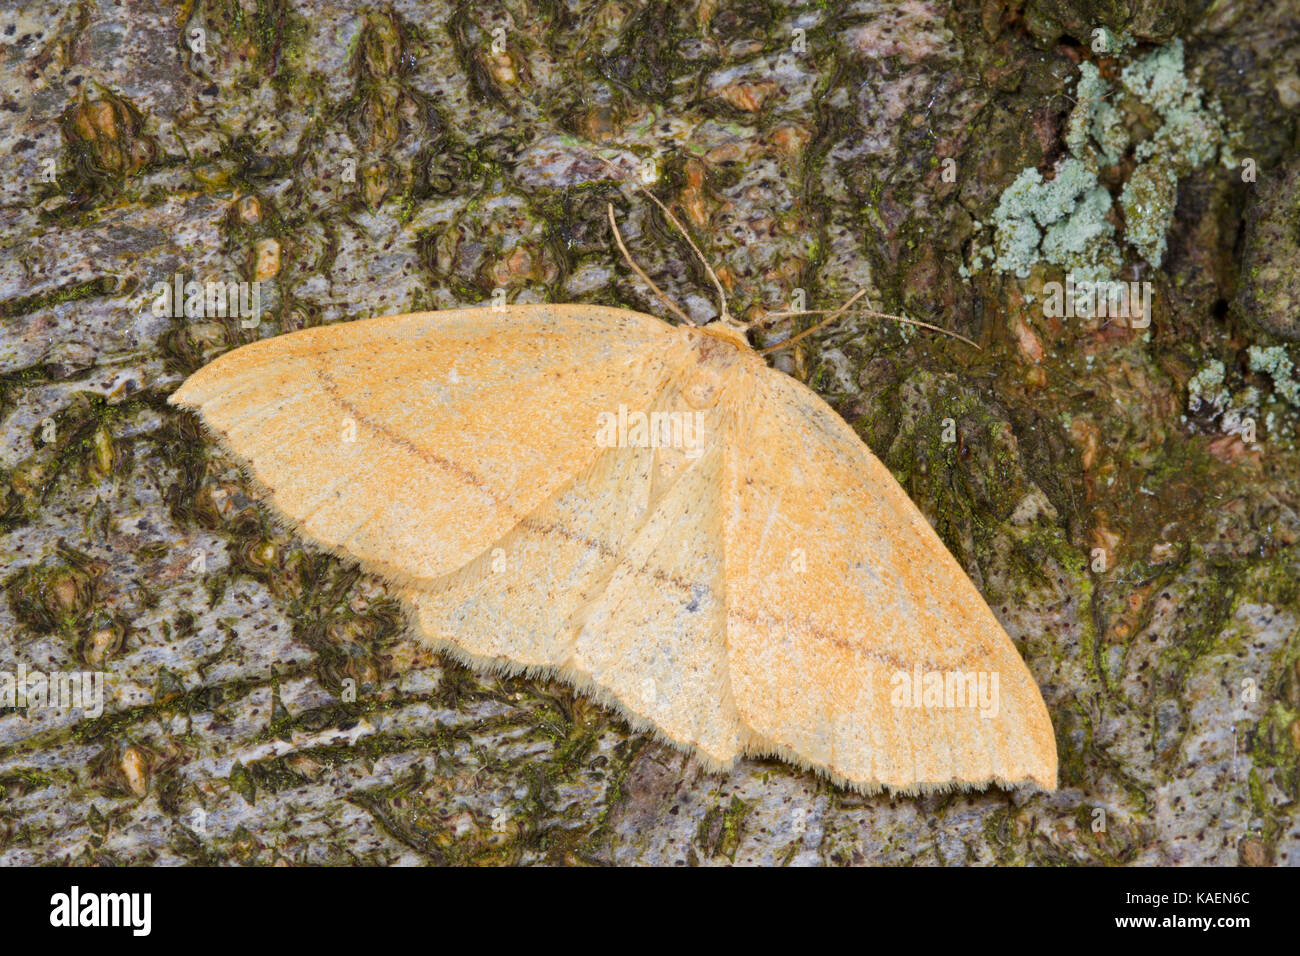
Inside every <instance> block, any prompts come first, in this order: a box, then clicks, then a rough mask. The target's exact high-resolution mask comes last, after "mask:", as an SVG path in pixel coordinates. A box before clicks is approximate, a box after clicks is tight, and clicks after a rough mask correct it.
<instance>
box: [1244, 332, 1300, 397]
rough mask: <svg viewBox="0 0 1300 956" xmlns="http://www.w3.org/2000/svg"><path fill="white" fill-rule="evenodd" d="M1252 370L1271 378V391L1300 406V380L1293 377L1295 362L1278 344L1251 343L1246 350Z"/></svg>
mask: <svg viewBox="0 0 1300 956" xmlns="http://www.w3.org/2000/svg"><path fill="white" fill-rule="evenodd" d="M1246 357H1247V359H1248V361H1249V363H1250V370H1251V371H1252V372H1263V373H1264V374H1265V375H1267V376H1268V377H1269V378H1271V379H1272V380H1273V391H1275V392H1276V393H1277V394H1278V395H1280V396H1282V398H1283V399H1285V400H1286V402H1287V404H1288V405H1291V406H1293V407H1295V408H1300V382H1298V381H1296V378H1295V364H1294V363H1293V362H1292V361H1291V356H1290V355H1288V354H1287V351H1286V349H1284V348H1283V347H1282V346H1280V345H1274V346H1270V347H1264V346H1261V345H1252V346H1251V347H1250V348H1248V349H1247V350H1246Z"/></svg>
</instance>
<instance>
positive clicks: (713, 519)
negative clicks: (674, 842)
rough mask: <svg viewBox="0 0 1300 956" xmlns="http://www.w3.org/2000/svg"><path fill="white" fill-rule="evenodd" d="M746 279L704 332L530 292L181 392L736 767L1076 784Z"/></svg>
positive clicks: (555, 663)
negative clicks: (748, 306)
mask: <svg viewBox="0 0 1300 956" xmlns="http://www.w3.org/2000/svg"><path fill="white" fill-rule="evenodd" d="M652 198H653V197H652ZM661 208H662V207H661ZM665 212H666V213H667V210H665ZM668 215H669V216H670V218H671V213H668ZM610 218H611V223H612V222H613V211H612V209H611V210H610ZM615 236H616V238H617V240H618V243H619V246H620V248H623V250H624V253H625V254H626V249H625V247H623V243H622V238H621V237H619V236H618V235H617V227H615ZM687 238H688V241H689V236H687ZM692 247H694V244H693V243H692ZM696 251H697V253H698V250H696ZM630 261H631V260H630V258H629V262H630ZM633 268H634V269H635V268H636V266H635V264H633ZM706 268H707V266H706ZM637 272H638V274H639V275H641V277H642V278H643V279H644V280H645V281H647V282H650V280H649V278H648V277H647V276H645V274H644V273H643V272H641V270H639V269H637ZM709 273H710V277H711V278H713V279H714V281H715V284H716V277H715V276H713V275H712V272H711V270H709ZM650 285H651V287H652V288H653V289H654V291H655V293H656V294H657V295H659V296H660V297H661V299H664V300H665V301H666V302H667V300H666V297H664V296H663V294H662V292H660V291H659V289H658V288H657V287H655V286H654V283H653V282H650ZM718 291H719V294H720V300H721V306H720V317H719V318H718V319H717V320H716V321H713V322H712V323H710V324H708V325H703V326H697V325H693V324H691V323H690V322H689V320H686V316H685V315H684V314H683V313H682V312H681V311H680V310H679V309H678V308H677V307H676V306H675V305H673V304H672V303H671V302H667V305H668V307H669V308H670V309H671V310H672V311H674V312H676V313H677V314H678V315H679V316H681V317H682V318H683V319H684V320H686V321H685V323H684V324H682V325H676V326H674V325H670V324H668V323H666V322H664V321H663V320H661V319H659V318H656V317H655V316H652V315H647V314H643V313H639V312H632V311H626V310H622V309H612V308H604V307H598V306H589V305H515V306H501V307H490V308H471V309H460V310H450V311H442V312H421V313H415V314H409V315H390V316H383V317H379V318H372V319H365V320H360V321H355V322H346V323H340V324H337V325H330V326H324V327H319V328H310V329H303V330H301V331H298V332H293V333H291V334H286V335H280V336H277V337H274V338H269V339H264V340H261V341H257V342H254V343H252V344H250V345H246V346H243V347H242V348H239V349H236V350H234V351H232V352H230V353H228V354H226V355H223V356H221V357H220V358H218V359H216V360H215V361H213V362H212V363H211V364H209V365H207V366H206V367H204V368H202V369H200V370H199V371H198V372H196V373H194V374H193V375H192V376H191V377H190V378H189V379H188V380H187V381H186V382H185V383H184V384H183V385H182V386H181V388H180V389H179V390H178V391H177V392H176V393H175V394H173V395H172V396H171V399H170V401H171V403H172V404H174V405H178V406H180V407H182V408H189V409H194V410H196V411H197V412H198V413H199V415H200V417H201V420H202V421H203V423H204V425H205V426H206V427H207V428H208V429H209V430H210V432H211V433H213V434H214V435H215V436H216V437H217V438H218V439H219V440H220V442H221V444H222V445H223V446H224V447H225V449H226V450H227V451H228V452H230V453H231V454H232V455H233V457H234V458H235V459H237V460H238V461H239V462H240V463H241V465H243V466H244V468H245V470H246V472H247V474H248V475H249V476H251V478H252V480H253V482H254V483H255V484H256V485H257V486H258V487H259V488H260V490H261V491H262V492H263V494H264V500H265V502H266V503H267V504H268V506H269V507H270V508H271V509H272V510H273V512H274V513H275V514H276V515H277V516H278V518H279V519H281V520H282V521H283V522H284V523H285V524H286V525H288V526H289V527H291V528H292V529H294V530H295V531H296V532H297V533H298V534H300V535H302V536H303V537H304V538H306V539H308V540H309V541H311V542H314V543H315V544H316V545H318V546H320V547H323V548H326V549H328V550H329V551H331V552H333V553H335V554H338V555H340V556H343V557H346V558H349V559H352V560H355V561H357V562H358V563H359V564H360V565H361V567H362V568H363V569H365V570H366V571H368V572H370V573H373V574H376V575H379V576H380V577H382V578H383V579H385V580H386V581H387V582H389V584H390V585H391V586H393V587H394V588H395V589H396V591H397V593H398V594H400V595H401V597H402V598H403V600H404V602H405V604H406V606H407V607H408V609H409V612H410V619H411V623H412V626H413V630H414V632H415V633H416V634H417V635H418V636H419V637H420V639H421V640H423V641H424V642H425V643H427V644H428V645H430V646H432V647H434V648H436V649H438V650H439V651H443V652H446V653H449V654H450V655H452V656H453V657H455V658H458V659H460V660H462V661H464V662H466V663H468V664H469V665H471V666H473V667H475V668H480V669H484V670H491V671H506V672H516V673H517V672H527V673H530V674H539V675H550V676H555V677H559V678H562V679H563V680H565V681H568V682H569V683H571V684H573V685H574V686H575V687H576V688H578V689H579V690H580V691H582V692H585V693H587V694H589V695H591V696H592V697H594V698H595V699H597V700H599V701H601V702H603V703H605V704H607V705H609V706H611V707H613V708H615V709H616V710H617V711H618V712H620V713H621V714H622V715H623V716H624V717H625V718H626V719H627V720H628V722H629V723H630V724H632V725H633V726H635V727H637V728H648V729H652V730H653V731H654V732H655V733H657V734H658V735H659V736H660V737H662V738H663V739H664V740H666V741H669V742H670V743H672V744H674V745H676V746H677V747H680V748H682V749H684V750H686V751H688V752H691V753H693V754H695V755H696V756H697V757H698V759H699V760H701V761H702V762H703V764H704V765H705V766H706V767H708V768H709V769H711V770H724V769H727V768H730V767H732V766H734V764H735V763H736V761H737V760H738V759H739V758H741V757H743V756H745V755H776V756H778V757H780V758H782V759H784V760H787V761H789V762H791V763H794V764H797V765H799V766H801V767H810V768H813V769H815V770H816V771H818V772H820V773H822V774H825V775H826V776H828V777H829V778H830V779H832V780H833V781H835V782H836V783H838V784H840V785H843V786H848V787H851V788H854V789H858V790H861V791H864V792H869V793H870V792H876V791H878V790H880V789H881V788H888V789H890V790H893V791H897V792H902V793H918V792H924V791H929V790H936V789H949V788H957V787H968V788H979V787H985V786H988V785H991V784H997V785H1001V786H1003V787H1008V788H1010V787H1017V786H1022V785H1027V784H1035V785H1037V786H1039V787H1043V788H1048V789H1053V788H1055V787H1056V779H1057V760H1056V743H1055V739H1054V736H1053V733H1052V725H1051V721H1050V720H1049V718H1048V714H1047V709H1046V707H1045V706H1044V703H1043V700H1042V697H1041V696H1040V694H1039V691H1038V687H1037V685H1036V684H1035V683H1034V679H1033V677H1032V676H1031V675H1030V673H1029V670H1028V668H1027V667H1026V666H1025V664H1024V662H1023V661H1022V660H1021V659H1020V656H1019V654H1018V653H1017V652H1016V649H1015V647H1014V645H1013V644H1012V642H1011V640H1010V638H1009V637H1008V636H1007V634H1006V632H1005V631H1004V630H1003V628H1002V627H1001V625H1000V624H999V623H998V621H997V619H996V618H995V617H994V616H993V613H992V612H991V611H990V610H989V608H988V606H987V605H986V604H985V602H984V600H983V598H982V597H981V596H980V594H979V592H978V591H977V590H976V589H975V586H974V585H973V584H972V583H971V581H970V579H969V578H968V577H967V576H966V574H965V573H964V572H963V570H962V568H961V567H960V566H959V565H958V564H957V562H956V560H955V559H954V558H953V557H952V556H951V555H950V554H949V553H948V551H947V549H946V548H945V547H944V545H943V543H942V542H941V541H940V539H939V537H938V536H937V535H936V534H935V532H934V530H933V529H932V528H931V527H930V525H929V524H928V523H927V522H926V520H925V518H924V517H923V516H922V515H921V513H920V512H919V511H918V510H917V508H916V506H915V505H914V504H913V503H912V502H911V500H909V498H908V497H907V494H906V493H905V492H904V491H903V489H902V488H901V487H900V486H899V485H898V483H897V482H896V481H895V480H894V478H893V476H892V475H891V474H890V473H889V471H888V469H886V468H885V466H884V465H883V464H881V462H880V461H879V460H878V459H877V458H876V456H875V455H873V454H872V452H871V451H870V450H869V449H868V448H867V446H866V445H865V444H864V443H863V442H862V440H861V439H860V438H859V437H858V435H857V434H856V433H855V432H854V431H853V429H852V428H851V427H849V425H848V424H847V423H845V421H844V420H843V419H841V418H840V417H839V416H838V415H837V414H836V413H835V412H834V411H833V410H832V409H831V408H830V406H828V405H827V404H826V403H825V402H824V401H822V399H821V398H819V397H818V396H817V395H816V394H815V393H814V392H812V391H811V390H810V389H809V388H807V387H806V386H804V385H803V384H801V383H800V382H798V381H796V380H795V379H793V378H791V377H789V376H787V375H785V374H783V373H781V372H779V371H777V370H775V369H773V368H770V367H769V366H768V365H767V363H766V362H765V360H764V359H763V357H762V355H761V353H759V352H757V351H755V350H754V349H753V348H751V347H750V345H749V342H748V341H747V339H746V335H745V326H744V325H742V324H741V323H738V322H736V321H735V320H733V319H732V318H731V317H730V316H729V315H728V314H727V312H726V304H725V296H722V295H721V291H722V290H721V286H720V285H719V286H718ZM629 423H630V424H629ZM647 423H648V424H647Z"/></svg>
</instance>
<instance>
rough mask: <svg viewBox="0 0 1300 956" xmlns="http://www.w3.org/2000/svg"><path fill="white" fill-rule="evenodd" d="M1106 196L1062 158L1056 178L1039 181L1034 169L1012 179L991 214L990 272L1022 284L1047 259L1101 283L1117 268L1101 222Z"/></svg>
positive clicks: (1108, 229)
mask: <svg viewBox="0 0 1300 956" xmlns="http://www.w3.org/2000/svg"><path fill="white" fill-rule="evenodd" d="M1109 209H1110V194H1109V193H1107V192H1106V190H1105V189H1104V188H1102V186H1101V184H1100V183H1098V182H1097V176H1096V174H1095V173H1093V172H1092V171H1091V170H1090V169H1088V167H1087V166H1086V165H1085V164H1084V163H1082V162H1081V161H1079V160H1078V159H1075V158H1074V157H1066V158H1065V159H1064V160H1062V162H1061V163H1060V165H1059V166H1057V169H1056V177H1055V178H1054V179H1051V180H1044V179H1043V177H1042V176H1041V175H1040V174H1039V172H1038V170H1037V169H1033V168H1032V167H1031V168H1030V169H1026V170H1024V171H1023V172H1021V174H1020V175H1019V176H1017V177H1016V180H1015V182H1013V183H1012V184H1011V185H1010V186H1009V187H1007V190H1006V192H1004V193H1003V194H1002V198H1001V200H1000V201H999V203H998V208H997V210H996V211H995V212H994V213H993V222H994V223H995V224H996V226H997V236H996V238H995V240H994V245H995V248H996V251H997V259H996V260H995V262H994V266H995V268H997V269H998V270H999V271H1001V272H1014V273H1015V274H1016V275H1017V276H1020V277H1021V278H1024V277H1025V276H1028V275H1029V270H1030V268H1031V267H1032V266H1033V264H1034V263H1035V262H1038V261H1039V260H1040V259H1046V260H1047V261H1048V262H1051V263H1053V264H1054V265H1059V266H1061V267H1062V268H1065V269H1069V270H1071V271H1073V272H1074V273H1075V275H1076V276H1077V277H1078V278H1080V279H1101V278H1104V277H1105V276H1106V275H1110V274H1112V273H1113V272H1114V270H1116V269H1117V268H1118V267H1119V256H1118V254H1117V252H1118V251H1117V250H1116V249H1115V246H1114V243H1113V242H1112V241H1111V238H1112V236H1113V235H1114V232H1115V227H1114V226H1113V225H1111V223H1110V221H1109V220H1108V219H1107V218H1106V212H1107V211H1108V210H1109Z"/></svg>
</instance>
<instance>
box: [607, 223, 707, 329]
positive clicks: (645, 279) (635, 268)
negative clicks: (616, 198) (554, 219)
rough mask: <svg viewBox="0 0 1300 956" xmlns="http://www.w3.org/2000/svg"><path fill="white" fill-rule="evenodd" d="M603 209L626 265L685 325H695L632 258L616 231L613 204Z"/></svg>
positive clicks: (616, 225)
mask: <svg viewBox="0 0 1300 956" xmlns="http://www.w3.org/2000/svg"><path fill="white" fill-rule="evenodd" d="M605 209H606V210H607V211H608V212H609V226H610V228H611V229H613V230H614V241H615V242H617V243H618V250H619V252H621V253H623V258H624V259H625V260H626V261H627V264H628V266H630V267H631V269H632V271H633V272H635V273H636V274H637V275H639V276H640V277H641V281H642V282H644V283H645V284H646V285H648V286H649V287H650V288H651V289H652V290H653V291H654V294H655V295H656V296H658V297H659V301H660V302H662V303H663V304H664V305H666V306H668V308H669V309H671V310H672V311H673V313H674V314H676V315H677V316H679V317H680V318H681V320H682V321H683V322H685V323H686V324H687V325H695V322H694V321H692V319H691V317H690V316H688V315H687V314H686V313H685V312H683V311H682V310H681V309H679V308H678V307H677V303H676V302H674V301H673V300H672V299H670V298H668V296H667V295H665V294H664V291H663V290H662V289H660V288H659V287H658V286H657V285H655V284H654V280H653V279H651V278H650V277H649V276H648V275H646V274H645V270H644V269H642V268H641V267H640V266H639V265H637V264H636V263H635V262H634V261H633V260H632V254H631V253H630V252H628V251H627V246H626V245H624V244H623V234H622V233H620V232H619V231H618V222H617V220H615V219H614V204H613V203H608V202H607V203H605Z"/></svg>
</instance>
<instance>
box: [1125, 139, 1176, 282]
mask: <svg viewBox="0 0 1300 956" xmlns="http://www.w3.org/2000/svg"><path fill="white" fill-rule="evenodd" d="M1144 145H1145V144H1144ZM1177 202H1178V175H1177V174H1176V173H1175V172H1174V170H1173V169H1171V168H1170V167H1169V166H1168V165H1166V164H1164V163H1147V164H1146V165H1145V166H1139V167H1137V169H1135V170H1133V175H1132V177H1130V179H1129V181H1128V182H1127V183H1125V184H1124V189H1123V191H1122V192H1121V193H1120V194H1119V204H1120V208H1122V209H1123V210H1124V225H1125V228H1124V239H1125V241H1126V242H1127V243H1128V244H1129V245H1130V246H1132V247H1133V248H1134V249H1136V250H1137V251H1138V252H1139V253H1141V255H1142V258H1143V259H1145V260H1146V261H1147V262H1149V263H1151V264H1152V265H1153V266H1158V265H1160V263H1161V262H1162V261H1163V260H1164V257H1165V243H1166V237H1167V235H1168V233H1169V226H1170V224H1171V222H1172V221H1173V216H1174V206H1175V205H1176V204H1177Z"/></svg>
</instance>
